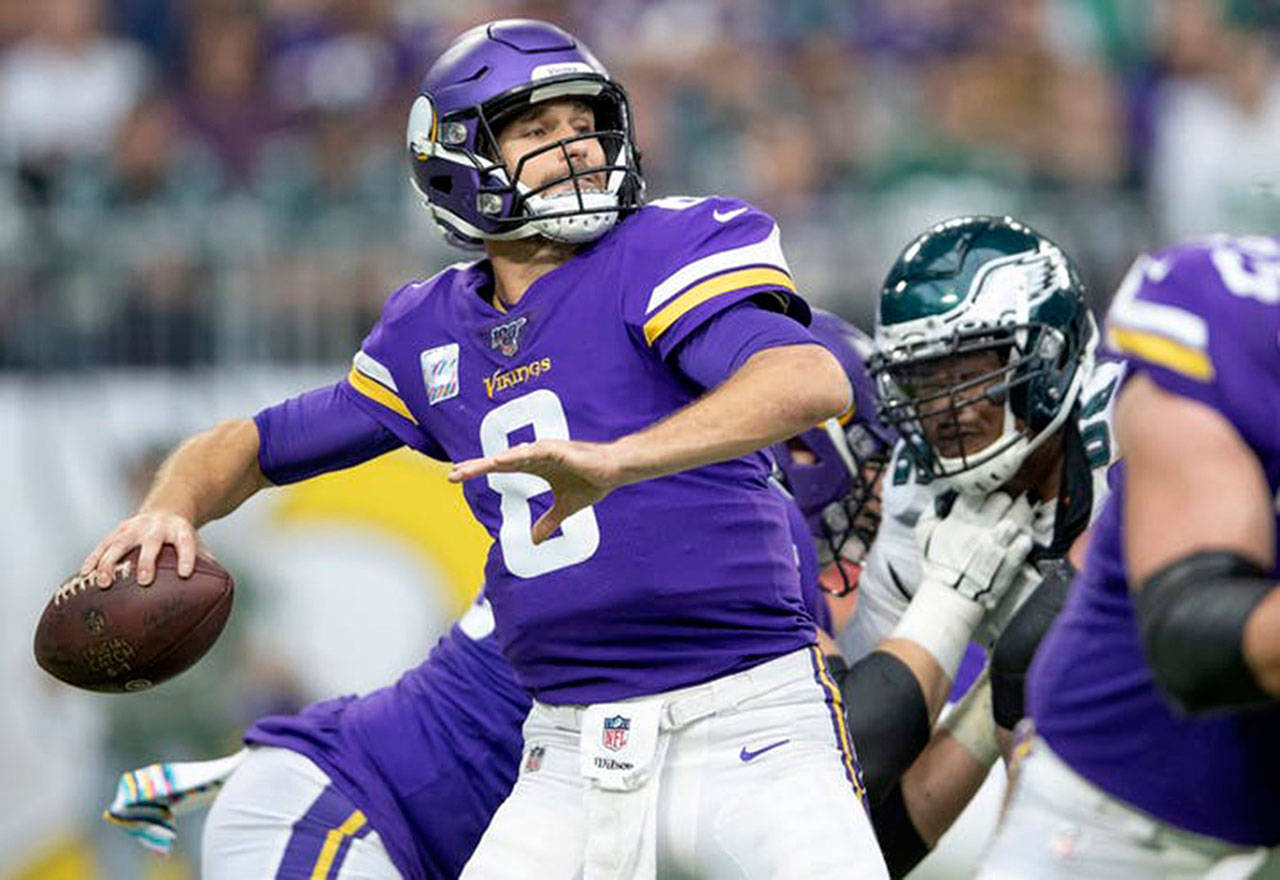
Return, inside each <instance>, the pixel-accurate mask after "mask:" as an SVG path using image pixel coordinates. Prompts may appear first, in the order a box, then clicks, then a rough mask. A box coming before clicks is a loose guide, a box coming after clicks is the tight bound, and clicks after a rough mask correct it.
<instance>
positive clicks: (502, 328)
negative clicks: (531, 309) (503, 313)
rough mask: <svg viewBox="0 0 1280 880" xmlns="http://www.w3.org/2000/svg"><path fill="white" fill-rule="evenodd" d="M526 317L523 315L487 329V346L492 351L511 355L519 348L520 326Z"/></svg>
mask: <svg viewBox="0 0 1280 880" xmlns="http://www.w3.org/2000/svg"><path fill="white" fill-rule="evenodd" d="M528 320H529V319H528V318H527V317H524V316H523V315H522V316H521V317H519V318H516V319H515V320H514V321H508V322H507V323H505V324H499V325H498V326H497V327H494V328H493V329H492V330H490V331H489V347H490V348H492V349H493V350H494V351H500V352H502V354H503V356H504V357H511V356H512V355H514V354H515V353H516V352H517V351H519V350H520V328H522V327H523V326H524V325H525V323H526V322H528Z"/></svg>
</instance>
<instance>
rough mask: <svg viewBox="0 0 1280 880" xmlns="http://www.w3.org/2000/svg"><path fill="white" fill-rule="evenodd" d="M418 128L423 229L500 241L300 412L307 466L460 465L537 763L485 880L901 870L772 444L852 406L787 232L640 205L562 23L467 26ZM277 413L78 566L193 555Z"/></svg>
mask: <svg viewBox="0 0 1280 880" xmlns="http://www.w3.org/2000/svg"><path fill="white" fill-rule="evenodd" d="M408 145H409V150H410V153H411V158H412V165H413V172H414V179H415V182H416V184H417V186H418V187H419V189H420V191H421V192H422V194H423V195H424V196H425V197H426V200H427V203H428V207H429V209H430V210H431V212H432V215H433V216H434V217H435V219H436V220H437V221H438V222H439V223H440V224H441V225H442V226H443V227H444V228H445V229H446V230H447V232H448V234H449V235H450V236H451V237H452V238H453V239H454V240H455V241H458V242H460V243H464V244H470V245H480V246H483V248H484V250H485V251H486V257H485V258H484V259H481V260H479V261H477V262H475V263H471V264H468V265H460V266H455V267H453V268H451V269H448V270H445V271H444V272H442V273H440V274H439V275H437V276H435V277H434V278H432V279H430V280H428V281H426V282H421V283H413V284H409V285H407V286H405V287H404V288H402V289H401V290H399V291H398V292H396V293H395V294H393V295H392V297H391V298H390V300H389V301H388V303H387V305H386V307H385V309H384V311H383V315H382V318H381V320H380V321H379V322H378V324H377V326H375V328H374V330H373V332H372V333H371V334H370V335H369V337H368V338H367V339H366V341H365V343H364V345H363V346H362V349H361V351H360V352H358V353H357V354H356V357H355V359H354V367H353V369H352V371H351V374H350V376H349V377H348V379H347V380H346V381H345V382H342V383H339V384H337V385H335V386H332V387H330V388H326V389H320V390H318V391H316V392H313V393H312V394H311V395H308V396H305V397H304V399H303V400H302V401H300V402H298V405H297V406H296V407H295V408H294V411H293V412H292V414H290V416H289V417H292V418H296V419H298V420H299V423H300V424H301V425H303V426H304V427H303V429H302V430H301V431H300V432H299V433H300V436H307V437H308V438H312V437H315V438H320V437H321V436H322V435H324V436H327V438H328V440H329V441H330V442H331V443H332V444H333V446H331V447H330V448H329V450H327V455H326V456H325V458H324V460H323V462H317V463H315V464H314V468H315V470H312V467H313V465H311V464H306V465H304V466H301V467H299V468H298V469H297V473H298V474H299V475H305V474H306V473H309V472H318V471H319V470H323V469H325V468H326V467H332V466H333V462H334V461H337V460H340V461H342V462H344V463H345V464H352V463H355V462H357V461H360V460H363V459H365V458H369V457H372V456H373V455H377V454H381V453H382V452H385V451H387V450H388V449H390V448H392V447H393V446H396V445H399V444H407V445H409V446H412V447H413V448H415V449H417V450H419V451H421V452H423V453H425V454H428V455H432V456H434V457H437V458H441V459H443V460H449V461H453V462H455V466H454V470H453V471H452V472H451V474H450V478H451V479H453V480H456V481H465V482H466V485H465V487H464V493H465V495H466V498H467V501H468V503H469V505H470V507H471V509H472V512H473V513H474V515H475V516H476V517H477V519H478V520H479V521H480V522H481V523H482V524H483V525H484V526H485V527H486V528H487V529H488V530H489V531H490V533H491V534H492V535H493V537H494V539H495V541H494V545H493V549H492V551H491V554H490V558H489V562H488V565H487V567H486V574H485V582H486V590H487V596H488V598H489V599H490V601H491V602H492V603H493V608H494V613H495V618H496V633H497V637H498V639H499V642H500V644H501V646H502V650H503V654H504V655H505V656H506V658H507V659H508V661H509V662H510V663H511V665H512V667H513V669H514V671H515V675H516V679H517V681H518V682H519V683H520V684H521V686H522V687H524V688H525V689H526V690H529V691H530V692H531V693H532V694H533V696H534V698H535V700H534V707H533V709H532V711H531V713H530V715H529V718H528V719H527V720H526V722H525V728H524V735H525V741H526V748H529V749H535V748H537V749H541V750H542V751H541V753H540V754H541V755H542V758H541V762H540V764H539V766H538V767H537V768H531V769H522V772H521V773H520V775H519V777H518V779H517V781H516V784H515V787H514V788H513V791H512V794H511V795H510V796H509V797H508V799H507V800H506V801H505V802H504V804H503V806H502V807H500V808H499V810H498V812H497V814H496V815H495V817H494V819H493V821H492V822H491V823H490V825H489V828H488V830H487V831H486V833H485V836H484V837H483V838H482V840H481V843H480V845H479V847H478V848H477V850H476V852H475V853H473V855H472V858H471V861H470V862H469V863H468V867H467V868H466V869H465V870H464V875H470V876H481V877H493V876H503V875H507V874H511V873H513V872H514V873H516V874H521V873H523V872H524V870H525V869H526V868H527V866H528V865H530V864H537V865H538V866H539V872H540V873H542V874H543V875H545V876H561V875H563V876H573V875H576V874H578V873H579V872H582V873H585V874H587V875H596V874H598V873H613V872H617V871H622V872H624V873H633V874H634V873H638V874H641V875H645V874H652V873H654V872H655V871H657V870H658V869H659V866H661V869H662V870H664V871H665V870H674V869H677V868H679V869H682V870H691V871H695V872H698V873H704V874H708V875H723V876H735V875H737V874H739V873H747V874H764V873H767V874H771V875H774V876H789V875H791V874H798V873H804V874H805V875H811V874H812V873H814V872H816V873H820V874H823V875H833V876H834V875H839V874H845V873H856V874H861V875H864V876H870V877H875V876H884V872H885V869H884V864H883V861H882V860H881V859H880V855H879V851H878V849H877V848H876V846H875V841H874V835H873V833H872V831H871V827H870V823H869V820H868V819H867V816H866V814H865V812H864V811H863V810H862V809H861V808H860V802H861V789H860V786H859V783H858V779H857V770H856V765H855V762H854V757H853V754H852V747H851V745H850V743H849V739H848V735H847V729H846V724H845V718H844V712H843V708H842V706H841V702H840V696H839V693H838V691H837V690H836V689H835V687H834V686H833V685H832V683H831V682H830V680H829V678H828V677H827V675H826V669H825V666H824V664H823V663H822V658H821V655H820V653H819V652H818V651H817V650H816V648H815V647H814V638H815V629H814V624H813V622H812V620H811V618H810V617H809V616H808V615H807V614H806V613H805V611H804V608H803V603H802V601H801V599H800V590H799V578H798V575H797V572H796V566H795V563H794V558H793V555H792V550H791V544H790V541H789V538H788V530H787V523H786V506H785V503H784V501H783V500H782V499H780V498H779V497H778V496H777V494H776V493H775V492H774V491H773V489H772V488H771V487H770V485H769V482H768V473H769V459H768V457H767V455H765V454H764V453H761V452H759V451H758V450H760V449H761V448H763V447H764V446H767V445H769V444H770V443H774V442H777V441H778V440H781V439H784V438H786V437H789V436H792V435H794V434H796V433H798V432H800V431H802V430H804V429H807V428H808V427H810V426H812V425H814V424H816V423H819V422H821V421H823V420H824V419H826V418H827V417H829V416H832V415H835V414H837V413H839V412H841V411H842V410H844V409H845V408H846V407H847V406H848V404H849V397H850V392H849V387H848V382H847V380H846V379H845V377H844V375H843V371H842V370H841V369H840V365H839V363H838V362H837V361H836V360H835V359H834V358H833V357H832V356H831V354H830V353H829V352H827V351H826V350H825V349H824V348H823V347H822V346H820V345H818V344H817V343H816V342H815V340H814V339H813V337H812V336H811V335H810V334H809V333H808V332H807V331H806V330H805V329H804V327H803V322H804V320H805V318H806V316H807V308H806V307H805V306H804V304H803V302H802V301H801V300H800V299H799V298H798V297H796V296H795V293H794V283H793V282H792V280H791V275H790V272H789V270H788V267H787V265H786V261H785V258H784V257H783V255H782V251H781V247H780V244H779V240H780V233H779V231H778V229H777V226H776V224H774V223H773V221H772V220H771V219H770V218H769V217H768V216H767V215H765V214H763V213H762V212H760V211H758V210H756V209H754V208H752V207H751V206H749V205H746V204H743V203H740V202H736V201H733V200H727V199H678V200H660V201H658V202H654V203H651V204H649V205H644V206H642V205H641V191H642V183H641V179H640V175H639V167H638V161H637V159H636V154H635V149H634V144H633V141H632V134H631V127H630V121H629V110H628V108H627V103H626V99H625V94H624V93H623V91H622V89H621V87H620V86H619V85H617V84H616V83H615V82H613V81H612V80H611V79H610V78H609V76H608V74H607V72H606V71H605V70H604V68H603V67H602V66H601V65H600V63H599V62H598V61H597V60H596V59H595V58H594V56H592V55H591V53H590V52H588V51H587V50H585V49H584V48H583V47H581V45H580V44H579V43H578V42H577V41H576V40H575V39H574V38H573V37H572V36H571V35H569V34H566V33H565V32H563V31H561V30H559V29H558V28H555V27H552V26H550V25H546V24H544V23H541V22H534V21H526V20H513V21H505V22H495V23H491V24H489V25H484V26H481V27H479V28H476V29H473V30H472V31H469V32H468V33H466V34H464V35H463V36H462V37H460V38H459V39H458V40H457V41H455V43H454V44H453V45H452V46H451V47H450V48H449V49H448V50H447V51H446V52H445V54H444V55H442V56H441V58H440V59H439V60H438V61H437V62H436V64H435V65H434V66H433V67H432V69H431V70H430V71H429V72H428V74H427V77H426V78H425V80H424V82H423V88H422V93H421V95H420V96H419V98H418V99H417V101H416V102H415V104H414V106H413V109H412V111H411V114H410V120H409V132H408ZM792 317H795V318H798V319H800V320H799V321H797V320H792ZM351 410H358V411H359V412H361V413H363V414H364V415H365V416H366V419H365V420H364V422H363V423H356V422H355V421H354V420H353V419H351V418H349V417H346V416H345V415H344V417H342V418H338V417H336V415H337V414H338V413H347V412H349V411H351ZM353 424H359V425H360V426H359V427H358V428H357V429H353V428H352V426H353ZM259 427H260V426H258V425H255V424H253V423H251V422H247V421H245V420H240V421H236V422H231V423H227V424H224V425H222V426H220V427H218V428H215V429H214V430H213V431H211V432H209V433H207V434H205V435H200V436H198V437H196V438H193V439H192V440H190V441H188V442H187V443H185V444H183V445H182V446H181V447H180V448H179V449H178V450H177V452H176V453H175V454H174V455H173V456H171V457H170V459H169V460H168V461H167V462H166V464H165V465H164V467H162V469H161V472H160V474H159V475H158V477H157V481H156V484H155V485H154V486H153V488H152V491H151V492H150V493H149V495H148V497H147V499H146V500H145V501H144V504H143V507H142V510H141V511H140V513H139V514H138V515H137V516H135V517H133V518H131V519H129V520H126V521H125V522H124V523H122V524H121V526H120V527H118V529H117V530H116V531H115V532H113V533H112V534H111V535H109V536H108V537H107V538H105V539H104V540H103V541H102V542H101V544H100V545H99V547H98V548H97V549H96V550H95V551H94V552H93V553H92V554H91V555H90V557H89V558H88V559H87V560H86V563H85V569H86V571H89V570H92V569H94V568H95V567H96V568H97V569H98V571H99V575H100V578H104V577H105V576H106V573H107V571H108V570H109V568H110V566H111V565H112V564H113V563H114V562H115V560H116V559H117V558H119V556H120V555H121V554H122V553H123V552H125V551H126V550H127V549H129V548H130V547H131V546H133V545H135V544H138V545H141V550H142V552H141V555H140V559H139V577H140V579H142V580H143V581H146V580H148V579H149V577H150V575H151V572H152V567H153V559H154V554H155V552H156V551H157V550H158V548H159V546H161V545H162V544H163V543H174V544H176V545H177V548H178V555H179V560H180V561H179V566H180V570H181V571H189V570H190V567H191V564H192V559H193V556H194V552H195V547H196V537H195V527H196V526H197V525H199V524H202V523H203V522H206V521H208V520H209V519H211V518H213V517H216V516H219V515H223V514H225V513H227V512H229V511H230V510H232V509H234V508H235V507H236V506H237V505H238V504H239V503H241V502H242V501H243V500H244V499H245V498H247V497H248V496H249V495H251V494H253V492H255V491H257V490H258V489H260V488H262V487H263V486H264V485H265V484H266V482H267V481H266V480H265V478H264V476H263V471H262V469H261V468H260V467H259V463H258V453H259V449H260V445H261V444H260V440H261V438H260V435H259ZM570 438H572V439H570ZM266 445H267V446H269V444H266ZM335 447H336V448H338V449H341V450H342V454H341V455H337V454H334V453H333V449H334V448H335ZM544 511H545V512H544ZM535 514H540V516H537V517H536V519H535ZM764 746H768V747H769V748H768V750H767V752H766V753H761V754H762V757H759V759H758V760H755V761H752V762H746V761H742V760H740V759H739V757H738V755H739V753H740V750H744V749H755V748H757V747H764ZM751 754H752V755H755V754H756V752H754V751H752V752H751ZM688 785H695V786H697V788H698V790H699V791H700V792H701V795H700V797H698V798H692V799H691V798H689V797H687V796H683V795H681V792H682V791H685V786H688ZM748 803H752V804H754V806H752V808H750V809H746V808H745V806H744V805H745V804H748ZM800 803H804V804H806V805H807V807H808V809H807V811H806V815H805V816H804V818H803V821H801V820H800V816H801V811H800V810H799V809H796V805H797V804H800ZM726 829H731V830H732V833H730V834H726V833H724V832H725V830H726ZM833 842H834V843H833ZM820 843H821V845H819V844H820Z"/></svg>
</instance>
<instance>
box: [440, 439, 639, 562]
mask: <svg viewBox="0 0 1280 880" xmlns="http://www.w3.org/2000/svg"><path fill="white" fill-rule="evenodd" d="M495 473H497V474H510V473H521V474H533V475H534V476H537V477H541V478H542V479H544V480H546V481H547V482H548V483H550V484H551V491H552V493H553V494H554V496H555V501H554V502H553V503H552V505H551V509H550V510H548V511H547V512H546V513H544V514H543V515H542V516H541V517H539V518H538V521H537V522H535V523H534V524H533V543H535V544H541V543H542V542H543V541H545V540H546V539H547V538H550V537H551V536H552V535H553V534H554V533H555V531H556V529H558V528H560V524H561V523H562V522H564V521H565V520H566V519H568V518H569V517H570V516H572V515H573V514H575V513H577V512H578V511H579V510H582V508H584V507H588V506H590V505H592V504H595V503H596V502H597V501H599V500H600V499H601V498H604V496H606V495H608V494H609V493H610V492H612V491H613V490H614V489H616V488H618V486H621V485H622V484H623V480H622V476H621V469H620V468H619V467H618V465H617V463H616V461H615V458H614V455H613V450H612V446H611V445H610V444H608V443H583V442H581V441H577V440H538V441H536V442H534V443H521V444H519V445H517V446H512V447H511V448H510V449H507V450H504V451H503V452H500V453H498V454H497V455H494V456H490V457H488V458H472V459H468V460H467V461H460V462H458V463H457V464H455V465H454V466H453V469H452V470H451V471H449V482H451V483H461V482H463V481H465V480H472V479H475V478H476V477H480V476H484V475H485V474H495Z"/></svg>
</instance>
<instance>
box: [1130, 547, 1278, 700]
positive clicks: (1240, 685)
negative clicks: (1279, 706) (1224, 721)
mask: <svg viewBox="0 0 1280 880" xmlns="http://www.w3.org/2000/svg"><path fill="white" fill-rule="evenodd" d="M1274 588H1275V584H1273V583H1272V581H1271V579H1270V578H1268V577H1267V576H1266V574H1265V572H1263V571H1262V569H1261V568H1259V567H1258V566H1257V565H1256V564H1255V563H1253V562H1251V561H1250V560H1248V559H1245V558H1244V557H1243V556H1240V555H1238V554H1235V553H1229V552H1224V551H1206V552H1201V553H1193V554H1191V555H1190V556H1184V557H1183V558H1182V559H1179V560H1177V561H1176V562H1174V563H1172V564H1171V565H1168V566H1166V567H1165V568H1163V569H1161V570H1160V571H1158V572H1156V573H1155V574H1153V575H1152V576H1151V577H1149V578H1148V579H1147V581H1146V583H1145V584H1143V586H1142V589H1141V590H1140V591H1139V592H1138V595H1137V599H1136V601H1135V610H1136V612H1137V617H1138V625H1139V628H1140V630H1141V633H1142V644H1143V648H1144V650H1145V651H1146V655H1147V662H1148V664H1150V666H1151V671H1152V674H1153V675H1154V677H1155V680H1156V684H1157V685H1158V686H1159V687H1160V689H1161V690H1162V691H1163V692H1164V694H1165V696H1166V697H1167V698H1168V700H1169V701H1170V702H1171V703H1172V704H1173V706H1174V708H1176V709H1178V710H1180V711H1182V712H1184V713H1188V714H1195V713H1201V712H1211V711H1215V710H1226V709H1241V708H1245V707H1248V706H1252V705H1258V704H1262V703H1266V702H1268V701H1270V700H1272V699H1273V698H1272V697H1271V696H1270V695H1269V694H1267V693H1266V691H1264V690H1262V688H1261V687H1259V685H1258V682H1257V679H1255V678H1254V676H1253V672H1252V671H1251V670H1250V669H1249V667H1248V665H1247V664H1246V663H1245V659H1244V646H1243V639H1244V627H1245V623H1246V622H1247V621H1248V619H1249V615H1250V614H1251V613H1252V612H1253V609H1254V608H1255V607H1257V605H1258V603H1259V602H1261V601H1262V599H1263V597H1264V596H1266V595H1267V594H1268V593H1270V592H1271V590H1272V589H1274Z"/></svg>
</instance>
